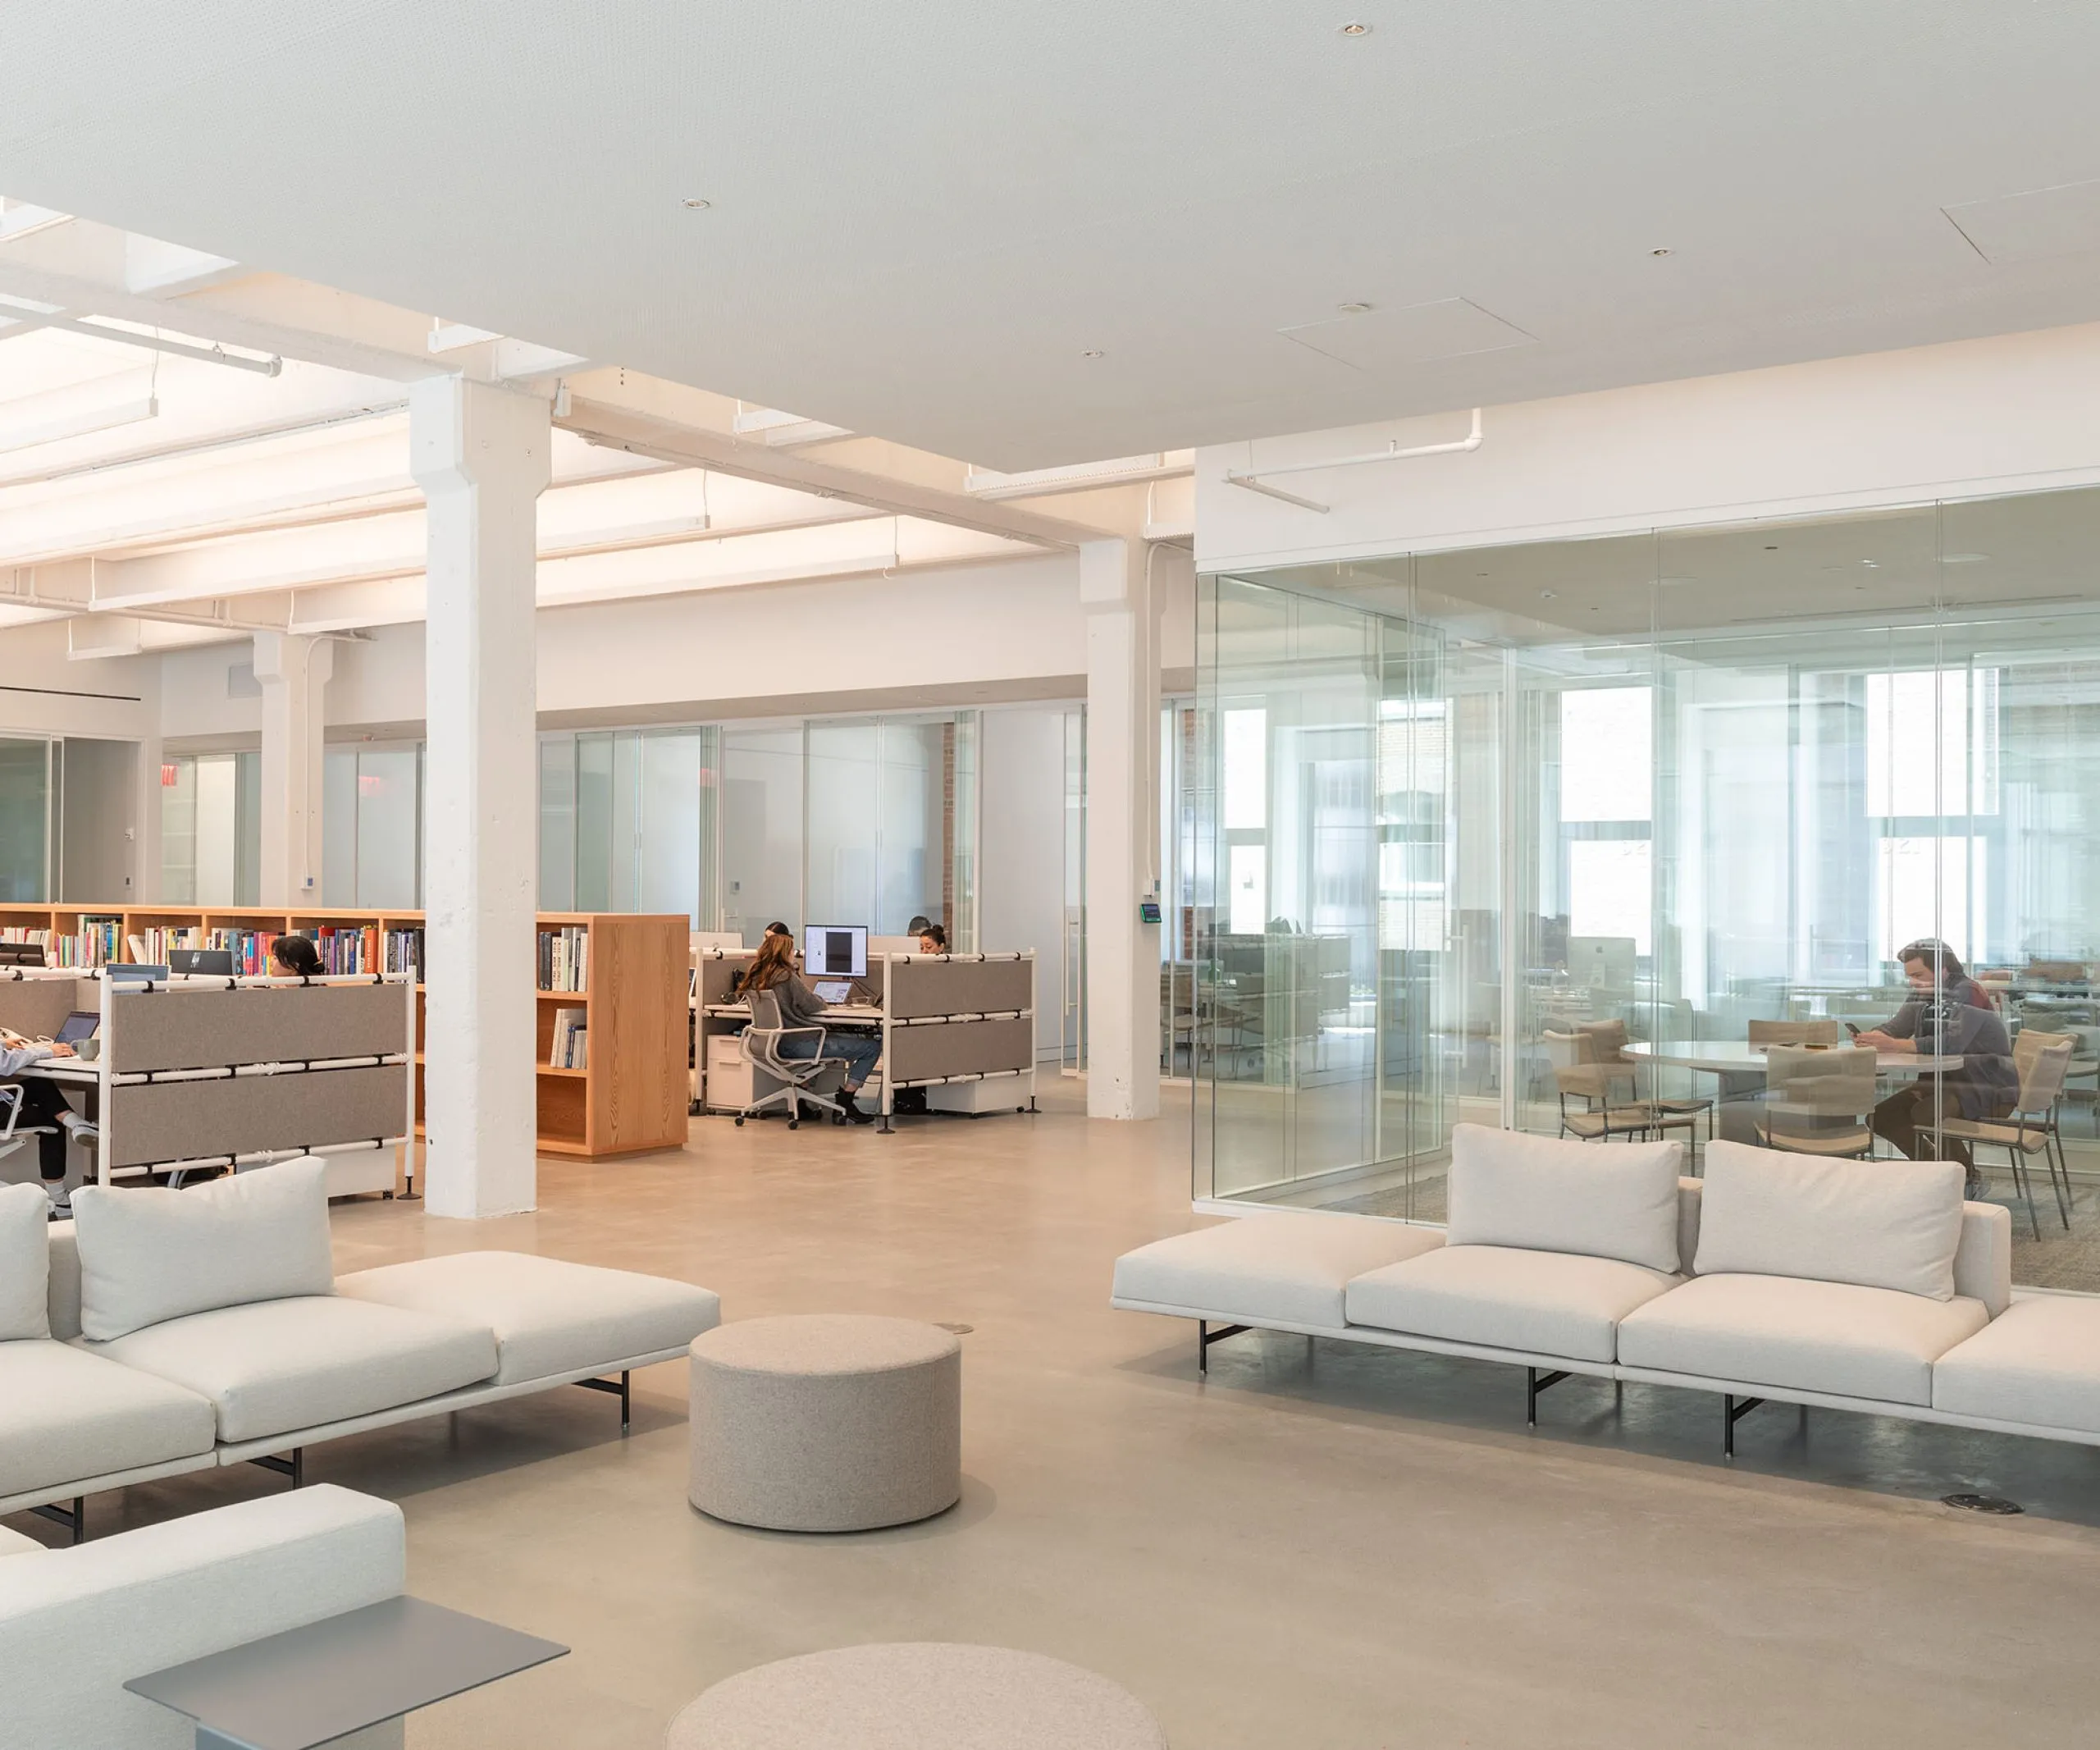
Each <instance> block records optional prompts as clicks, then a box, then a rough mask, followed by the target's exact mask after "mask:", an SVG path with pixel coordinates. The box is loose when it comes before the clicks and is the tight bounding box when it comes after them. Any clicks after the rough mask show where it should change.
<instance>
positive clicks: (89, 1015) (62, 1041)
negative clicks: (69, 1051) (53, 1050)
mask: <svg viewBox="0 0 2100 1750" xmlns="http://www.w3.org/2000/svg"><path fill="white" fill-rule="evenodd" d="M101 1027H102V1017H101V1016H99V1015H98V1014H95V1013H94V1012H91V1011H90V1010H88V1009H84V1008H76V1009H75V1010H74V1011H73V1012H72V1013H71V1014H70V1015H68V1016H67V1017H66V1018H65V1020H64V1021H62V1022H60V1023H59V1027H58V1031H57V1033H56V1034H54V1035H52V1044H54V1045H77V1044H80V1041H81V1040H82V1039H93V1038H94V1036H95V1035H96V1034H97V1033H98V1031H99V1030H101Z"/></svg>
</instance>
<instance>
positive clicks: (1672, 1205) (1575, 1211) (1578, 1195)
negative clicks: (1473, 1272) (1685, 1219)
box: [1446, 1124, 1684, 1272]
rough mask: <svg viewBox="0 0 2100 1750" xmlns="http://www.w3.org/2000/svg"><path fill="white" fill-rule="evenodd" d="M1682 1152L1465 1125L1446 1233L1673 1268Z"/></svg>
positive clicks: (1455, 1147)
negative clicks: (1561, 1138) (1570, 1140)
mask: <svg viewBox="0 0 2100 1750" xmlns="http://www.w3.org/2000/svg"><path fill="white" fill-rule="evenodd" d="M1683 1155H1684V1151H1683V1149H1682V1148H1680V1147H1679V1146H1678V1145H1677V1144H1676V1143H1673V1142H1647V1143H1632V1144H1627V1143H1611V1144H1608V1145H1607V1144H1602V1143H1584V1142H1563V1141H1558V1140H1554V1139H1553V1138H1551V1137H1547V1136H1527V1135H1523V1134H1522V1133H1521V1132H1519V1131H1497V1130H1490V1129H1488V1128H1487V1127H1486V1126H1483V1125H1478V1124H1461V1125H1459V1126H1456V1127H1455V1128H1454V1130H1453V1131H1452V1132H1451V1190H1450V1204H1449V1207H1450V1219H1449V1222H1447V1223H1446V1237H1447V1238H1448V1240H1449V1243H1450V1244H1451V1245H1509V1246H1521V1247H1524V1248H1527V1249H1528V1250H1532V1251H1537V1252H1578V1253H1581V1254H1584V1255H1586V1256H1588V1257H1591V1258H1617V1259H1623V1260H1624V1261H1625V1262H1626V1263H1635V1264H1642V1265H1645V1266H1646V1268H1649V1269H1650V1270H1669V1271H1672V1272H1674V1271H1676V1270H1677V1269H1678V1268H1679V1264H1678V1189H1677V1179H1678V1167H1679V1166H1680V1165H1681V1164H1682V1160H1683Z"/></svg>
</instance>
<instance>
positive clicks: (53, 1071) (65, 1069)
mask: <svg viewBox="0 0 2100 1750" xmlns="http://www.w3.org/2000/svg"><path fill="white" fill-rule="evenodd" d="M15 1074H16V1075H17V1076H37V1077H39V1079H40V1080H42V1081H75V1082H83V1083H91V1082H98V1081H101V1080H102V1071H100V1070H98V1068H96V1067H95V1066H94V1064H93V1063H90V1062H86V1061H85V1060H84V1059H82V1058H42V1059H40V1060H39V1062H34V1063H25V1064H24V1065H23V1066H22V1067H21V1068H20V1069H18V1070H16V1071H15Z"/></svg>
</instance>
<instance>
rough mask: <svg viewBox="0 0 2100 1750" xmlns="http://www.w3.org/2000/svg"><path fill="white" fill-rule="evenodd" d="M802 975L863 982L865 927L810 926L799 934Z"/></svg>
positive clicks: (865, 969)
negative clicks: (800, 939) (852, 979)
mask: <svg viewBox="0 0 2100 1750" xmlns="http://www.w3.org/2000/svg"><path fill="white" fill-rule="evenodd" d="M802 971H803V972H804V974H805V975H806V976H808V977H810V978H813V979H815V978H865V977H866V976H868V926H867V925H865V924H811V925H810V926H809V927H808V928H807V929H806V930H804V931H803V932H802Z"/></svg>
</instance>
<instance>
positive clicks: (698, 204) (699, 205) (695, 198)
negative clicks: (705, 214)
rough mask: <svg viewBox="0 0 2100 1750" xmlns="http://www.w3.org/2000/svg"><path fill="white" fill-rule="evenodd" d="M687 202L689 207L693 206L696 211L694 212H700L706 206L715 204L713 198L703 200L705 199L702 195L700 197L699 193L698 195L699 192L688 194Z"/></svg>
mask: <svg viewBox="0 0 2100 1750" xmlns="http://www.w3.org/2000/svg"><path fill="white" fill-rule="evenodd" d="M686 205H687V206H688V207H690V208H692V209H693V211H694V212H700V211H701V210H703V209H704V208H708V207H711V206H713V205H714V202H713V201H711V200H703V199H701V197H700V196H699V195H697V194H692V195H688V196H687V199H686Z"/></svg>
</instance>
